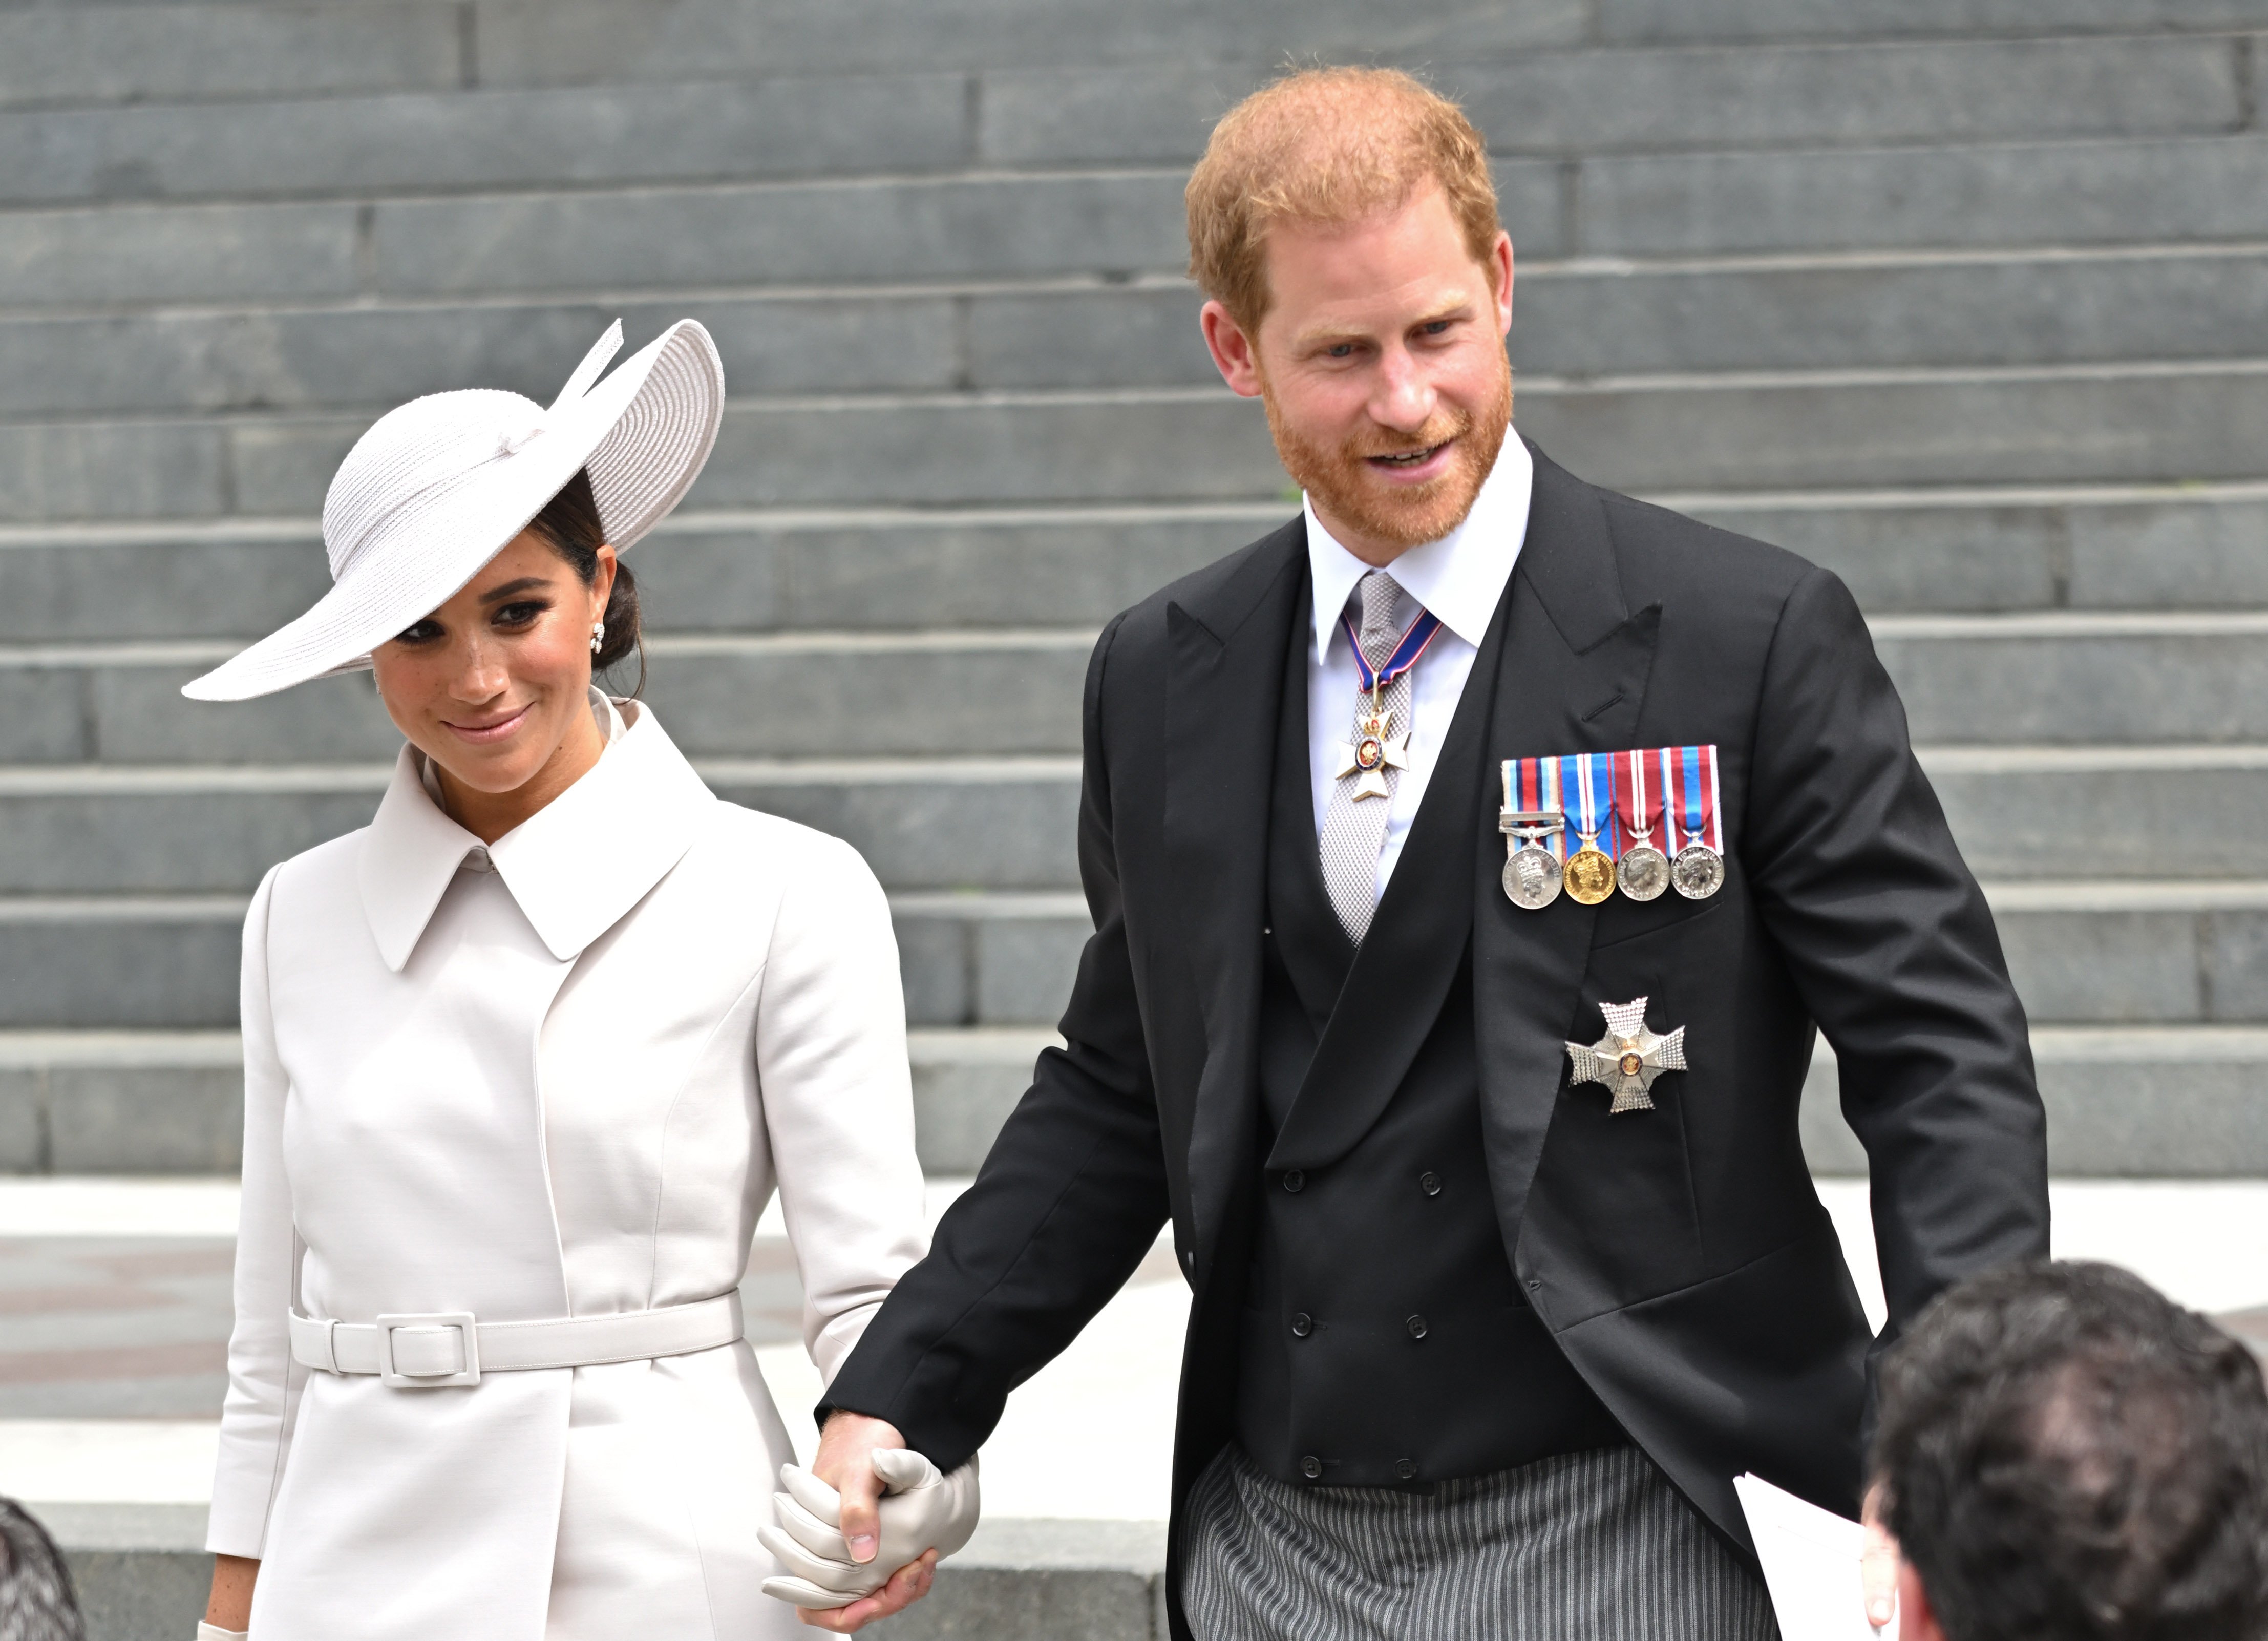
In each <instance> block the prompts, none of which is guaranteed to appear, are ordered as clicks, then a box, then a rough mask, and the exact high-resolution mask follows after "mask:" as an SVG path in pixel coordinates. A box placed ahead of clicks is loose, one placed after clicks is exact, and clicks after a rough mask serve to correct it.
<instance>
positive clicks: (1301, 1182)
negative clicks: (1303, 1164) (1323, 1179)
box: [1284, 1168, 1307, 1191]
mask: <svg viewBox="0 0 2268 1641" xmlns="http://www.w3.org/2000/svg"><path fill="white" fill-rule="evenodd" d="M1306 1184H1307V1175H1306V1174H1302V1173H1300V1171H1299V1170H1298V1169H1297V1168H1294V1169H1292V1171H1291V1172H1290V1173H1288V1174H1285V1176H1284V1188H1285V1190H1287V1191H1296V1190H1299V1189H1300V1188H1302V1187H1303V1186H1305V1185H1306Z"/></svg>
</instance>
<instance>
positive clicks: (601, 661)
mask: <svg viewBox="0 0 2268 1641" xmlns="http://www.w3.org/2000/svg"><path fill="white" fill-rule="evenodd" d="M527 527H528V528H529V529H531V530H533V531H534V532H535V534H538V535H540V536H541V537H542V538H543V539H544V540H545V541H548V542H549V543H550V545H551V549H552V551H554V552H556V553H557V554H558V555H559V556H560V557H562V558H563V559H565V560H566V561H567V564H568V567H569V568H570V569H571V570H574V572H575V573H576V574H577V575H578V576H579V577H581V578H582V580H583V585H585V586H586V587H587V586H590V585H593V583H594V582H596V581H597V580H598V578H599V548H601V547H603V546H604V545H606V541H607V527H606V526H605V525H603V524H601V523H600V520H599V498H598V497H595V496H593V494H592V493H591V474H590V469H588V468H587V467H586V468H583V469H580V470H578V472H577V473H576V475H575V476H574V477H573V478H571V479H570V480H568V481H567V482H566V483H565V485H563V487H561V489H560V491H559V494H558V495H556V496H555V497H552V498H551V499H550V500H549V501H548V502H546V503H544V504H543V511H541V512H540V513H538V514H536V515H535V517H534V518H533V519H529V520H528V522H527ZM606 621H607V632H606V637H604V638H602V639H601V640H600V644H599V652H598V653H597V654H596V655H594V656H593V657H592V658H591V671H592V672H593V673H603V672H606V671H608V669H609V668H611V667H614V666H619V665H621V664H622V662H624V661H627V660H628V659H630V657H631V656H633V655H635V656H637V664H638V672H637V688H635V689H632V690H631V691H630V694H632V695H637V694H638V693H639V691H641V690H643V689H644V688H645V640H644V635H643V634H642V633H641V631H640V630H639V627H638V595H637V578H635V577H633V576H632V575H631V574H630V566H629V565H628V564H625V563H622V562H621V561H620V560H619V559H618V560H616V561H615V590H614V591H613V592H611V593H609V594H608V596H607V616H606Z"/></svg>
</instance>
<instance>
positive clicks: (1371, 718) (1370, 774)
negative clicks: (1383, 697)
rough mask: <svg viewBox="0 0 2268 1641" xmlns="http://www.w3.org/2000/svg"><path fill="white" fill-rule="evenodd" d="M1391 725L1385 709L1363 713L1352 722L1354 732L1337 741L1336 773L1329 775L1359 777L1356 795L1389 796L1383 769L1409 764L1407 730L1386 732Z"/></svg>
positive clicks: (1397, 767) (1370, 796) (1335, 778)
mask: <svg viewBox="0 0 2268 1641" xmlns="http://www.w3.org/2000/svg"><path fill="white" fill-rule="evenodd" d="M1393 727H1394V714H1393V713H1391V712H1388V711H1378V712H1366V713H1364V714H1363V715H1362V716H1361V717H1358V718H1357V719H1355V721H1354V734H1353V735H1352V736H1351V737H1350V738H1349V739H1348V740H1343V741H1341V742H1340V743H1339V767H1338V772H1337V774H1336V775H1334V776H1332V777H1331V778H1332V779H1333V780H1340V781H1343V780H1344V779H1345V778H1346V777H1347V776H1350V775H1359V776H1361V777H1362V778H1361V779H1360V780H1359V781H1357V782H1356V783H1355V787H1354V795H1355V796H1356V797H1357V798H1388V797H1391V796H1392V795H1393V794H1392V793H1390V792H1389V791H1388V790H1387V785H1386V772H1387V770H1388V769H1408V768H1409V767H1410V733H1409V732H1408V731H1407V730H1404V731H1403V732H1402V733H1401V734H1399V735H1395V734H1391V733H1389V731H1391V730H1392V729H1393Z"/></svg>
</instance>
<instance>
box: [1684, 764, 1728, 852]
mask: <svg viewBox="0 0 2268 1641" xmlns="http://www.w3.org/2000/svg"><path fill="white" fill-rule="evenodd" d="M1677 761H1678V762H1679V764H1680V765H1681V766H1682V767H1681V769H1680V773H1681V774H1682V775H1683V777H1684V778H1683V782H1682V785H1683V790H1684V795H1685V834H1686V836H1685V841H1686V842H1687V843H1694V842H1696V841H1698V842H1700V843H1706V844H1707V845H1708V846H1709V847H1710V848H1711V849H1713V850H1716V851H1717V852H1718V853H1719V854H1720V855H1721V854H1723V853H1724V852H1725V829H1724V824H1723V822H1722V821H1721V820H1720V818H1719V815H1718V813H1717V748H1716V747H1715V745H1714V744H1713V743H1712V744H1711V745H1708V746H1703V747H1679V748H1678V749H1677Z"/></svg>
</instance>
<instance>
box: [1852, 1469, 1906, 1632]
mask: <svg viewBox="0 0 2268 1641" xmlns="http://www.w3.org/2000/svg"><path fill="white" fill-rule="evenodd" d="M1859 1520H1860V1521H1862V1522H1863V1523H1865V1525H1866V1528H1867V1541H1866V1546H1865V1548H1864V1549H1861V1550H1860V1551H1859V1590H1860V1591H1861V1592H1862V1593H1863V1594H1864V1596H1865V1598H1866V1602H1867V1623H1870V1624H1872V1625H1873V1626H1874V1628H1875V1629H1877V1630H1880V1629H1881V1628H1882V1627H1883V1626H1884V1625H1885V1624H1887V1623H1889V1622H1890V1620H1891V1619H1893V1618H1895V1617H1896V1616H1897V1611H1898V1542H1897V1540H1896V1539H1894V1538H1892V1537H1891V1536H1890V1529H1889V1527H1887V1526H1885V1525H1884V1524H1883V1521H1882V1487H1881V1483H1879V1482H1877V1483H1875V1484H1874V1486H1872V1487H1870V1488H1868V1489H1867V1502H1866V1503H1865V1504H1864V1505H1861V1506H1860V1508H1859Z"/></svg>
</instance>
